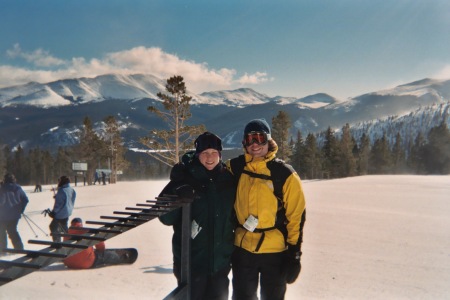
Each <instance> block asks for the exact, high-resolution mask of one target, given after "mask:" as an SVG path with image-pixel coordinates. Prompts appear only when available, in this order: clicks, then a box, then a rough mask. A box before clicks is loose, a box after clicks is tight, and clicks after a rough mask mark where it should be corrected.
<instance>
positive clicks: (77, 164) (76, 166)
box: [72, 162, 88, 171]
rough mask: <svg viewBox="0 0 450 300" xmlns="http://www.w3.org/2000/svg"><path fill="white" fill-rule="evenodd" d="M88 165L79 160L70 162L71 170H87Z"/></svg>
mask: <svg viewBox="0 0 450 300" xmlns="http://www.w3.org/2000/svg"><path fill="white" fill-rule="evenodd" d="M87 168H88V165H87V163H81V162H73V163H72V170H74V171H87Z"/></svg>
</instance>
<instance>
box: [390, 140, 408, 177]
mask: <svg viewBox="0 0 450 300" xmlns="http://www.w3.org/2000/svg"><path fill="white" fill-rule="evenodd" d="M392 170H393V172H394V174H400V173H403V172H405V170H406V159H405V150H404V149H403V147H402V137H401V135H400V133H399V132H398V133H397V134H396V136H395V143H394V146H393V147H392Z"/></svg>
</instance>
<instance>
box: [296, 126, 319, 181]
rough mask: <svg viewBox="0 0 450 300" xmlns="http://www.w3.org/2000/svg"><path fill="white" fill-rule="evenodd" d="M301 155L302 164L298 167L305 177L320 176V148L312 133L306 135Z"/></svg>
mask: <svg viewBox="0 0 450 300" xmlns="http://www.w3.org/2000/svg"><path fill="white" fill-rule="evenodd" d="M303 156H304V157H303V161H304V164H303V165H302V167H301V168H300V169H301V170H302V172H303V173H304V174H305V178H309V179H314V178H322V174H321V173H320V170H321V161H320V150H319V149H318V147H317V139H316V137H315V136H314V134H312V133H309V134H308V135H307V136H306V140H305V146H304V151H303Z"/></svg>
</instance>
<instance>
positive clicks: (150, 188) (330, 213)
mask: <svg viewBox="0 0 450 300" xmlns="http://www.w3.org/2000/svg"><path fill="white" fill-rule="evenodd" d="M166 183H167V181H164V180H163V181H137V182H119V183H118V184H115V185H106V186H98V185H96V186H80V185H79V186H78V187H75V189H76V191H77V200H76V203H75V209H74V214H73V217H75V216H77V217H81V218H82V219H83V220H85V221H86V220H92V221H99V220H100V218H99V217H100V216H101V215H112V212H113V211H114V210H119V211H123V210H124V208H125V207H127V206H135V204H136V203H144V202H145V201H146V200H149V199H154V197H156V196H157V195H158V194H159V192H160V191H161V190H162V188H163V187H164V185H165V184H166ZM449 183H450V176H361V177H353V178H343V179H335V180H322V181H304V182H303V188H304V190H305V196H306V206H307V211H308V212H307V215H308V217H307V220H306V224H305V234H304V242H303V246H302V251H303V255H302V272H301V274H300V278H299V279H298V280H297V281H296V282H295V283H294V284H291V285H289V286H288V289H287V293H286V300H298V299H311V300H316V299H326V300H328V299H330V300H334V299H351V300H353V299H354V300H359V299H380V300H381V299H383V300H384V299H421V300H434V299H450V285H449V284H448V283H449V282H450V256H449V255H448V249H450V230H449V229H450V218H449V217H448V216H449V214H450V206H449V205H448V195H449V194H450V184H449ZM25 189H26V191H27V193H28V196H29V198H30V203H29V205H28V206H27V208H26V210H25V214H27V215H28V216H29V217H30V218H31V219H32V220H33V221H34V222H36V224H37V225H38V226H39V227H40V228H42V229H43V230H45V231H46V232H48V224H49V223H50V219H49V218H48V217H44V216H43V215H42V214H41V211H42V210H43V209H46V208H47V207H51V205H52V203H53V198H52V193H51V191H50V186H44V191H43V192H42V193H33V192H32V190H33V187H25ZM93 227H95V226H93ZM34 229H35V230H36V233H37V234H38V235H39V237H38V239H42V240H50V239H51V237H49V236H45V235H44V234H43V233H42V232H41V231H40V230H39V229H38V228H36V227H34ZM19 231H20V233H21V235H22V239H23V241H24V245H25V248H26V249H42V248H44V246H41V245H35V244H28V243H27V241H28V240H29V239H36V238H35V234H34V233H33V232H32V231H31V229H30V227H29V226H28V225H27V223H26V222H25V221H24V220H23V219H21V221H20V222H19ZM172 234H173V230H172V228H171V227H169V226H164V225H162V224H161V223H160V222H159V221H158V220H153V221H150V222H148V223H146V224H144V225H142V226H139V227H137V228H135V229H132V230H130V231H127V232H126V233H124V234H121V235H118V236H117V237H114V238H113V239H110V240H107V241H106V246H107V247H110V248H112V247H114V248H117V247H135V248H137V249H138V251H139V257H138V259H137V261H136V263H134V264H133V265H129V266H112V267H107V268H100V269H92V270H68V269H65V268H64V266H63V265H61V264H58V263H55V264H53V265H51V266H49V267H47V268H45V269H44V270H41V271H36V272H34V273H32V274H30V275H27V276H25V277H23V278H20V279H18V280H17V281H14V282H11V283H8V284H6V285H3V286H2V287H1V288H0V299H2V300H3V299H5V300H10V299H11V300H13V299H24V300H28V299H29V300H41V299H42V300H44V299H45V300H53V299H55V300H57V299H61V297H63V298H64V299H67V300H72V299H110V300H116V299H117V300H123V299H163V298H164V297H165V296H167V295H168V294H169V293H170V292H171V291H172V290H173V289H174V288H175V286H176V280H175V277H174V276H173V275H172V254H171V238H172ZM231 277H232V275H231V274H230V278H231ZM231 290H232V288H231V285H230V291H231Z"/></svg>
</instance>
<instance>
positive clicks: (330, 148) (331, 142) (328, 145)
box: [322, 127, 341, 178]
mask: <svg viewBox="0 0 450 300" xmlns="http://www.w3.org/2000/svg"><path fill="white" fill-rule="evenodd" d="M340 165H341V161H340V149H339V147H338V141H337V140H336V137H335V136H334V131H333V130H332V129H331V127H328V129H327V130H326V132H325V141H324V145H323V147H322V171H323V173H324V176H325V177H326V178H337V177H339V169H340Z"/></svg>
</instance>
